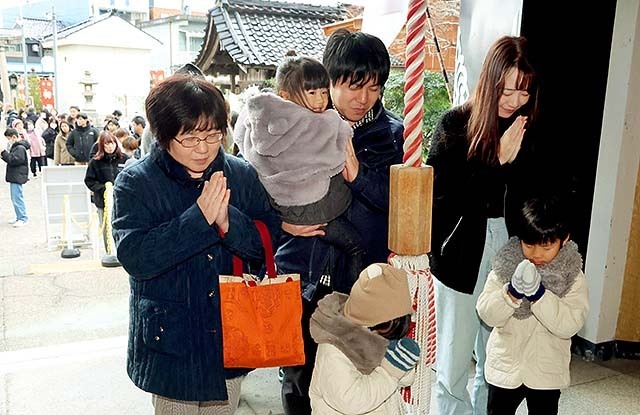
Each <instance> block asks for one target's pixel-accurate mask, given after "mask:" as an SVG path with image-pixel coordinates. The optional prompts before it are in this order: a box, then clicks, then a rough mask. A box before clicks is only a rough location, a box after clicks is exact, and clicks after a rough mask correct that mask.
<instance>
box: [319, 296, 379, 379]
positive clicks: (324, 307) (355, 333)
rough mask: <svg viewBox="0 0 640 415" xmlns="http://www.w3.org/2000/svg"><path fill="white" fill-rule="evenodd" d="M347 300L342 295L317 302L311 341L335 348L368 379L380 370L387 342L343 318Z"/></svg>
mask: <svg viewBox="0 0 640 415" xmlns="http://www.w3.org/2000/svg"><path fill="white" fill-rule="evenodd" d="M347 298H349V297H348V296H347V295H345V294H341V293H337V292H334V293H332V294H329V295H327V296H326V297H324V298H323V299H322V300H320V301H319V302H318V308H317V309H316V311H315V312H314V313H313V315H312V316H311V322H310V331H311V337H313V340H315V342H316V343H318V344H321V343H329V344H331V345H333V346H335V347H336V348H338V350H340V351H341V352H342V353H344V355H345V356H347V358H348V359H349V360H351V363H353V365H354V366H355V367H356V369H358V371H359V372H360V373H362V374H365V375H368V374H370V373H371V372H373V370H374V369H375V368H376V367H378V366H380V362H382V359H383V358H384V354H385V352H386V349H387V345H388V344H389V341H388V340H387V339H385V338H384V337H382V336H380V335H379V334H376V333H374V332H372V331H371V330H369V329H368V328H367V327H363V326H359V325H357V324H355V323H353V322H352V321H351V320H349V319H348V318H346V317H345V316H344V313H343V310H344V303H345V302H346V301H347Z"/></svg>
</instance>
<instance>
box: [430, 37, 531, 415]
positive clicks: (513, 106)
mask: <svg viewBox="0 0 640 415" xmlns="http://www.w3.org/2000/svg"><path fill="white" fill-rule="evenodd" d="M536 104H537V83H536V73H535V70H534V69H533V67H532V66H531V64H530V63H529V60H528V58H527V54H526V39H525V38H523V37H513V36H504V37H502V38H500V39H498V40H497V41H496V42H495V43H494V44H493V46H492V47H491V48H490V49H489V52H488V54H487V57H486V58H485V61H484V64H483V66H482V70H481V72H480V77H479V79H478V83H477V85H476V87H475V90H474V91H473V93H472V95H471V97H470V98H469V100H468V101H467V102H465V103H464V104H462V105H461V106H458V107H455V108H452V109H451V110H449V111H447V112H446V113H445V114H443V116H442V118H441V120H440V122H439V123H438V125H437V127H436V129H435V131H434V134H433V137H432V139H431V148H430V150H429V156H428V159H427V164H428V165H431V166H433V168H434V173H435V177H434V184H433V222H432V223H433V229H432V251H431V264H430V265H431V271H432V272H433V275H434V277H436V280H435V294H436V296H435V300H436V319H437V322H436V327H437V333H436V339H437V345H436V370H437V380H436V385H435V392H436V395H435V399H436V406H437V408H438V411H437V412H438V413H439V414H440V415H454V414H455V415H471V414H474V415H483V414H486V411H487V384H486V382H485V379H484V362H485V346H486V343H487V339H488V337H489V333H490V330H489V328H488V327H487V326H486V325H484V324H483V323H482V322H481V320H480V318H479V317H478V315H477V313H476V308H475V307H476V301H477V299H478V296H479V295H480V292H481V291H482V289H483V287H484V284H485V281H486V279H487V275H488V274H489V271H490V269H491V261H492V259H493V257H494V255H495V253H496V252H497V251H498V250H499V249H500V248H501V247H502V246H503V245H504V244H505V243H506V242H507V239H508V234H507V228H506V224H505V199H506V196H507V187H508V186H507V185H508V179H509V177H510V168H511V163H512V162H513V161H514V160H515V158H516V157H517V156H518V153H519V151H520V145H521V143H522V140H523V138H524V137H525V135H526V132H527V129H528V127H529V126H530V124H531V123H532V122H533V120H534V117H535V116H536V112H537V111H536V107H537V105H536ZM472 357H473V358H474V359H475V361H476V371H475V380H474V389H473V400H471V397H470V396H469V393H468V392H467V379H468V374H469V369H470V367H471V365H470V363H471V359H472Z"/></svg>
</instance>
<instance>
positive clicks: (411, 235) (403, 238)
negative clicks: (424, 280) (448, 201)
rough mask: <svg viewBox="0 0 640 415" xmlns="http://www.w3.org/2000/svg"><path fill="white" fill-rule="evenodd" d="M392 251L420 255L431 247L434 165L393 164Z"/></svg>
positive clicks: (391, 192)
mask: <svg viewBox="0 0 640 415" xmlns="http://www.w3.org/2000/svg"><path fill="white" fill-rule="evenodd" d="M389 193H390V194H389V250H391V251H392V252H394V253H396V254H397V255H411V256H415V255H421V254H426V253H428V252H429V251H430V250H431V205H432V199H433V167H431V166H422V167H408V166H405V165H402V164H396V165H393V166H391V178H390V191H389Z"/></svg>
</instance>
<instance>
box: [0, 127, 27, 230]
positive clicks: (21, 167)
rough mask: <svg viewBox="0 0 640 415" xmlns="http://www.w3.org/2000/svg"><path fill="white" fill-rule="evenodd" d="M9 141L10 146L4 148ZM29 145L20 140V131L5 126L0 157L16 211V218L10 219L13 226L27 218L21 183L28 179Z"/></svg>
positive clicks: (23, 223)
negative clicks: (5, 168)
mask: <svg viewBox="0 0 640 415" xmlns="http://www.w3.org/2000/svg"><path fill="white" fill-rule="evenodd" d="M7 140H8V141H7ZM9 143H11V148H10V149H9V150H6V148H7V145H8V144H9ZM29 147H30V145H29V142H28V141H27V140H21V139H20V133H18V130H16V129H15V128H7V129H6V130H5V132H4V137H2V138H1V139H0V157H2V160H4V161H5V162H6V163H7V173H6V175H5V180H6V181H7V182H9V186H10V188H11V202H12V203H13V209H14V210H15V212H16V219H15V220H13V221H11V224H12V225H13V226H14V227H15V228H19V227H21V226H24V225H26V224H27V221H28V220H29V218H28V217H27V208H26V206H25V204H24V196H23V194H22V185H23V184H25V183H26V182H27V180H29V157H28V156H27V150H29Z"/></svg>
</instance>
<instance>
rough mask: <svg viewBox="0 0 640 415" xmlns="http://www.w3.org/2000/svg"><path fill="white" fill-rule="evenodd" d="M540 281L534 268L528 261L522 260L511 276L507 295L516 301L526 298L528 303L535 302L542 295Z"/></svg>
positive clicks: (542, 287) (542, 289)
mask: <svg viewBox="0 0 640 415" xmlns="http://www.w3.org/2000/svg"><path fill="white" fill-rule="evenodd" d="M541 280H542V278H541V277H540V274H539V273H538V270H537V269H536V266H535V265H534V264H533V263H532V262H531V261H529V260H528V259H524V260H522V262H520V263H519V264H518V266H517V267H516V270H515V272H514V273H513V276H511V282H510V283H509V293H510V294H511V295H512V296H513V297H515V298H517V299H520V298H522V297H527V299H529V301H536V300H538V299H539V298H540V297H542V294H544V286H543V285H542V284H541V283H540V282H541Z"/></svg>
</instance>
